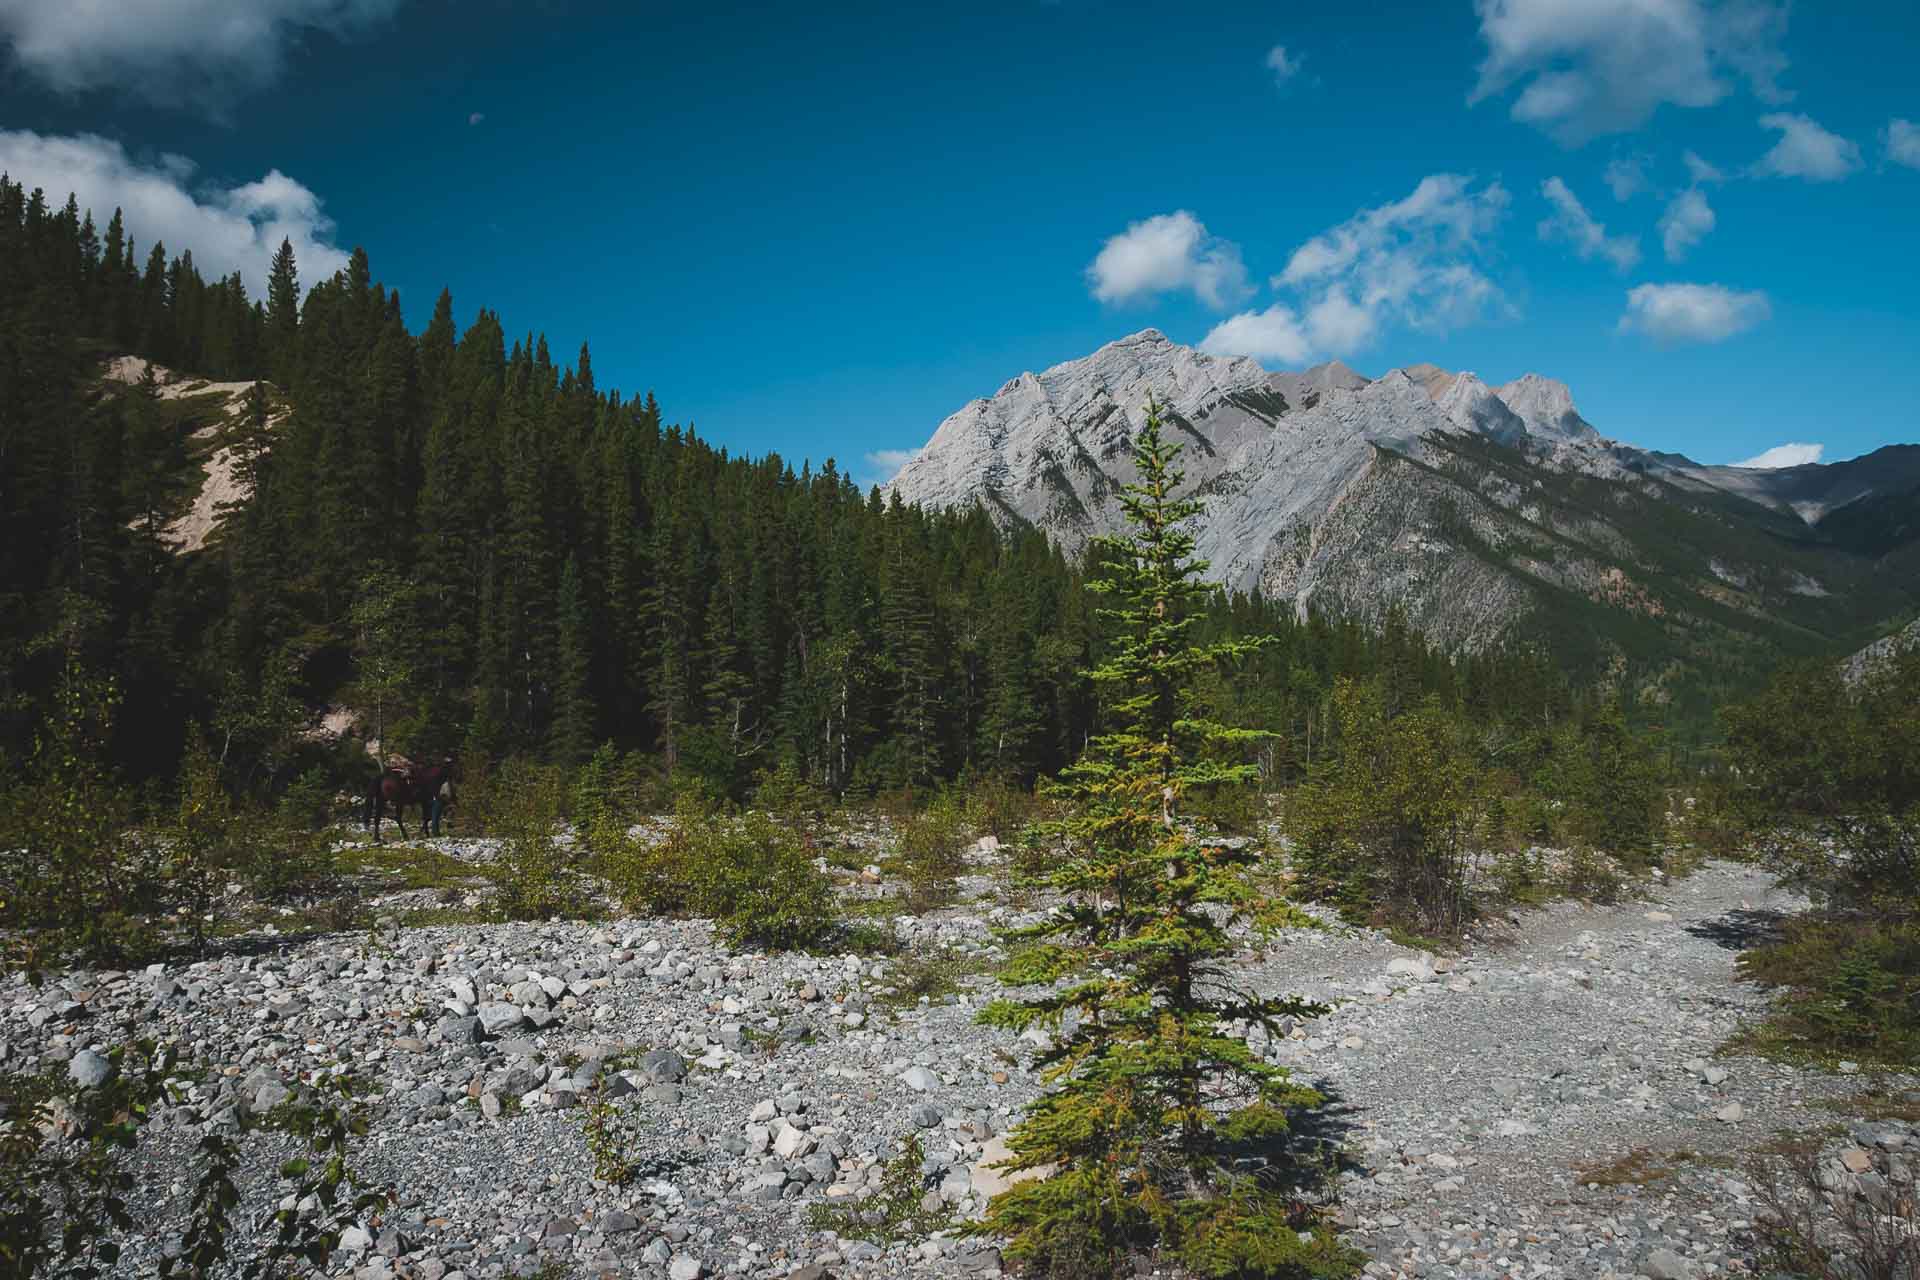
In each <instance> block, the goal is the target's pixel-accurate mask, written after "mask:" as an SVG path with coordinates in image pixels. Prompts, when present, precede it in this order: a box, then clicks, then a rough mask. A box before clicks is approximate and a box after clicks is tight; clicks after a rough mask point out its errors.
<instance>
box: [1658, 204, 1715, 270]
mask: <svg viewBox="0 0 1920 1280" xmlns="http://www.w3.org/2000/svg"><path fill="white" fill-rule="evenodd" d="M1713 223H1714V217H1713V206H1712V205H1710V204H1708V203H1707V197H1706V196H1705V194H1703V193H1702V192H1701V190H1700V188H1698V187H1688V188H1687V189H1686V190H1685V191H1682V192H1681V193H1680V194H1679V195H1677V196H1675V197H1674V198H1673V199H1672V200H1671V201H1670V202H1669V203H1668V205H1667V211H1666V212H1665V213H1663V214H1661V215H1660V247H1661V248H1662V249H1664V250H1666V254H1667V261H1668V262H1678V261H1680V259H1682V258H1684V257H1686V256H1687V250H1689V249H1691V248H1693V246H1695V245H1697V244H1699V243H1700V242H1701V241H1702V240H1704V239H1706V236H1707V233H1708V232H1709V231H1712V230H1713Z"/></svg>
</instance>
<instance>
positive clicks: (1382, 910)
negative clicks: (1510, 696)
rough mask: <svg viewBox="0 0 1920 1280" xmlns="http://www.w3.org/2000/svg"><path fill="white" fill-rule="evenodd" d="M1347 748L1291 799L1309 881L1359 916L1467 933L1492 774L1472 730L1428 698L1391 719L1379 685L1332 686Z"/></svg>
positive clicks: (1307, 886)
mask: <svg viewBox="0 0 1920 1280" xmlns="http://www.w3.org/2000/svg"><path fill="white" fill-rule="evenodd" d="M1334 709H1335V713H1336V716H1337V718H1338V722H1339V728H1340V738H1339V744H1338V747H1337V749H1336V750H1335V751H1334V752H1332V753H1330V754H1329V755H1328V756H1326V757H1323V758H1322V760H1321V761H1320V762H1319V763H1318V764H1317V765H1316V766H1315V768H1314V770H1313V773H1312V774H1311V776H1310V777H1309V779H1308V781H1307V782H1306V783H1305V784H1303V785H1302V786H1301V787H1299V788H1298V789H1297V790H1296V791H1295V793H1294V795H1293V796H1292V797H1291V798H1290V800H1289V803H1288V805H1287V812H1286V825H1287V828H1288V831H1289V833H1290V834H1291V835H1292V836H1293V839H1294V842H1295V846H1294V852H1293V859H1292V862H1293V869H1294V873H1295V876H1296V878H1297V884H1298V886H1299V888H1300V890H1301V891H1302V892H1303V893H1305V894H1306V895H1307V896H1309V897H1313V898H1318V899H1321V900H1323V901H1327V902H1331V903H1334V904H1335V905H1337V906H1338V907H1340V909H1341V910H1342V911H1343V912H1345V913H1347V914H1349V915H1352V916H1355V917H1358V918H1365V919H1371V920H1374V921H1375V922H1377V923H1398V924H1405V925H1408V926H1411V927H1413V928H1415V929H1418V930H1420V931H1421V932H1428V933H1439V934H1452V933H1457V932H1458V931H1459V929H1460V928H1461V926H1462V925H1463V924H1464V923H1465V922H1466V920H1467V918H1468V915H1469V914H1470V911H1471V902H1470V900H1469V896H1468V883H1467V871H1468V867H1469V861H1470V857H1471V854H1472V852H1473V850H1474V848H1475V847H1476V846H1477V844H1478V843H1479V841H1480V839H1481V836H1482V832H1483V829H1484V824H1485V818H1486V807H1487V799H1486V797H1487V794H1488V789H1489V788H1488V783H1487V779H1486V778H1485V776H1484V774H1483V773H1482V772H1481V770H1480V769H1479V767H1478V765H1477V762H1476V761H1475V760H1474V758H1473V755H1472V753H1471V751H1470V750H1469V748H1468V744H1467V742H1466V740H1465V732H1464V727H1463V726H1462V725H1461V724H1460V722H1459V721H1458V720H1457V719H1455V718H1454V717H1452V716H1449V715H1448V714H1447V713H1446V712H1444V711H1442V710H1441V708H1440V706H1439V704H1438V703H1437V702H1436V701H1434V700H1432V699H1429V700H1428V701H1427V702H1424V703H1422V704H1420V705H1419V706H1417V707H1415V708H1413V709H1412V710H1410V711H1407V712H1405V713H1403V714H1401V715H1399V716H1394V717H1389V716H1388V715H1387V713H1386V708H1385V703H1384V700H1383V698H1382V696H1381V692H1380V689H1379V687H1378V685H1377V684H1373V683H1359V682H1356V681H1351V680H1342V681H1340V682H1339V684H1338V685H1337V686H1336V687H1335V690H1334Z"/></svg>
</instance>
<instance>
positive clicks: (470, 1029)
mask: <svg viewBox="0 0 1920 1280" xmlns="http://www.w3.org/2000/svg"><path fill="white" fill-rule="evenodd" d="M433 1030H434V1034H435V1035H437V1036H439V1037H440V1040H441V1042H442V1043H443V1044H478V1043H479V1042H480V1038H481V1034H482V1032H481V1026H480V1019H478V1018H461V1017H448V1018H442V1019H440V1021H439V1023H438V1025H436V1026H435V1027H434V1029H433Z"/></svg>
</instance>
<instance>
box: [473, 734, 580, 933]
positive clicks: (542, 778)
mask: <svg viewBox="0 0 1920 1280" xmlns="http://www.w3.org/2000/svg"><path fill="white" fill-rule="evenodd" d="M561 794H562V787H561V782H560V777H559V774H558V773H557V772H556V771H554V770H552V769H548V768H543V767H541V766H538V765H532V764H525V763H514V764H512V765H510V766H509V767H507V768H505V769H503V770H502V771H501V774H500V777H499V779H498V781H497V783H496V784H495V787H494V804H495V817H494V821H495V823H496V825H497V827H498V830H499V834H500V836H501V839H502V842H503V843H502V847H501V850H500V854H499V856H498V857H497V858H496V859H495V860H494V862H493V865H492V866H491V867H490V868H489V869H488V874H489V876H490V877H491V878H492V880H493V882H494V885H495V887H496V888H497V889H498V896H497V898H496V901H497V903H498V905H499V908H500V910H501V912H502V913H503V914H504V915H505V916H506V917H507V918H508V919H510V920H535V919H542V918H545V917H547V916H552V915H557V914H561V913H563V912H565V911H568V910H570V909H571V908H572V907H573V906H574V904H575V899H576V896H577V890H576V885H575V882H574V877H573V875H572V873H571V871H570V869H569V868H568V866H567V862H566V858H565V857H564V856H563V854H562V853H561V850H560V845H559V843H558V841H557V839H556V837H558V835H559V833H560V800H561Z"/></svg>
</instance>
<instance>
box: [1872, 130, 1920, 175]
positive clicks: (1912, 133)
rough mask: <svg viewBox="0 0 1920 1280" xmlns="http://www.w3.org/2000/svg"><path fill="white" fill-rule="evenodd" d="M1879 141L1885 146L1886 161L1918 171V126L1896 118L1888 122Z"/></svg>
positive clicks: (1919, 136)
mask: <svg viewBox="0 0 1920 1280" xmlns="http://www.w3.org/2000/svg"><path fill="white" fill-rule="evenodd" d="M1880 140H1881V141H1882V142H1884V143H1885V144H1886V147H1887V159H1889V160H1891V161H1893V162H1894V163H1895V164H1904V165H1906V166H1907V167H1908V168H1909V169H1920V124H1915V123H1914V122H1913V121H1911V120H1901V119H1898V118H1896V119H1893V120H1889V121H1887V127H1886V129H1885V130H1883V131H1882V132H1881V134H1880Z"/></svg>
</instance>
